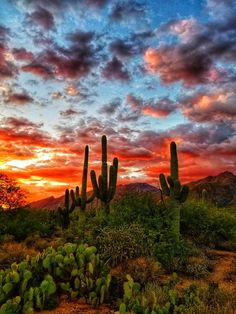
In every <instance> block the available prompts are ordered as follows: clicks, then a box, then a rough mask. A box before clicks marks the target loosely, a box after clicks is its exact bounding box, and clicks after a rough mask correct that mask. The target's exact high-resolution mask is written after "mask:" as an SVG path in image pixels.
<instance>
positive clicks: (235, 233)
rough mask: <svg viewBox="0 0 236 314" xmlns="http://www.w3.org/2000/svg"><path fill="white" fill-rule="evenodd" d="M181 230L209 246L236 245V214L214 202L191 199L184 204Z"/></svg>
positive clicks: (232, 247)
mask: <svg viewBox="0 0 236 314" xmlns="http://www.w3.org/2000/svg"><path fill="white" fill-rule="evenodd" d="M181 232H182V234H185V235H187V236H191V237H192V238H193V239H194V240H195V241H196V242H200V243H203V244H206V245H208V246H213V247H214V246H215V247H222V246H223V244H224V243H227V245H228V248H230V247H231V249H234V248H235V247H236V216H234V215H233V214H231V213H229V212H228V211H227V210H225V209H223V208H221V209H218V208H216V207H215V206H214V205H213V204H210V203H206V202H198V201H196V200H189V201H187V202H186V203H185V204H183V208H182V215H181Z"/></svg>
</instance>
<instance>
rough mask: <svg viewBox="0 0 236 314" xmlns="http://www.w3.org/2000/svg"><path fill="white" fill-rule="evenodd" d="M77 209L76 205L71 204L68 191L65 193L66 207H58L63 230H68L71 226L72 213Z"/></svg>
mask: <svg viewBox="0 0 236 314" xmlns="http://www.w3.org/2000/svg"><path fill="white" fill-rule="evenodd" d="M74 209H75V204H74V203H73V202H72V203H71V204H70V192H69V190H68V189H66V191H65V205H64V207H63V208H62V207H58V213H59V217H60V223H61V226H62V228H63V229H67V228H68V227H69V224H70V213H72V212H73V210H74Z"/></svg>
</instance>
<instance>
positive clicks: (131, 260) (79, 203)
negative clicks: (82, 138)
mask: <svg viewBox="0 0 236 314" xmlns="http://www.w3.org/2000/svg"><path fill="white" fill-rule="evenodd" d="M101 146H102V147H101V174H100V175H97V174H96V173H95V171H93V170H92V171H91V173H90V178H91V183H92V187H93V191H92V193H88V191H87V184H88V162H89V147H88V146H86V147H85V151H84V165H83V175H82V186H81V187H78V186H76V187H75V190H73V189H72V190H70V191H69V190H68V189H67V190H66V191H65V197H64V204H62V205H61V206H60V207H59V208H58V209H57V210H52V209H50V208H48V210H41V211H40V210H39V211H34V210H32V209H30V208H29V207H28V206H24V205H25V204H24V203H15V201H14V203H12V204H13V205H14V206H11V204H9V202H8V203H6V204H7V205H6V204H5V202H4V200H3V201H2V204H1V205H0V206H1V211H0V269H1V270H0V314H17V313H24V314H29V313H34V311H43V310H52V313H60V312H59V311H60V307H61V306H62V304H63V302H64V303H65V298H66V300H67V302H68V307H67V310H65V311H64V313H72V312H69V304H70V303H71V304H74V302H76V304H77V305H78V306H79V305H80V304H84V303H87V304H90V305H91V307H90V312H91V311H92V310H94V313H95V312H99V311H101V312H103V311H104V313H105V312H107V311H109V312H110V313H112V312H115V311H119V313H121V314H123V313H147V314H148V313H150V314H155V313H158V314H164V313H216V314H217V313H219V314H220V313H234V312H235V311H236V301H235V292H236V284H235V273H236V268H235V260H236V253H235V251H236V208H235V206H234V205H231V206H230V208H227V207H225V208H218V207H217V206H216V204H214V203H213V202H211V201H210V199H209V196H208V194H207V190H202V193H201V195H200V197H197V198H196V197H195V198H194V197H193V196H192V195H191V193H189V187H188V186H187V185H182V184H181V181H180V178H179V165H178V155H177V147H176V143H174V142H172V143H170V176H166V175H164V174H160V176H159V179H160V184H161V192H160V193H159V194H158V193H152V192H127V193H126V194H125V195H122V197H118V198H115V194H116V190H117V177H118V159H117V158H114V159H113V161H112V163H111V165H110V167H108V162H107V160H108V158H107V138H106V136H105V135H104V136H103V137H102V139H101ZM1 178H2V179H4V182H8V181H7V180H8V179H7V177H6V176H2V177H1ZM1 182H2V181H1ZM10 182H11V188H8V190H7V188H6V185H5V186H4V185H2V186H1V193H2V195H4V197H5V199H7V200H9V199H10V196H11V195H12V194H11V193H12V192H14V193H15V191H16V192H18V193H20V192H19V191H20V190H19V188H18V187H17V190H16V189H14V188H13V187H14V182H12V181H10ZM12 186H13V187H12ZM8 194H9V195H8ZM10 194H11V195H10ZM20 195H21V196H20ZM23 195H24V194H19V196H20V198H19V201H23ZM2 199H3V198H2ZM14 200H15V197H14ZM96 200H99V202H97V201H96ZM88 204H89V205H88ZM216 273H217V275H216ZM103 304H106V305H107V307H106V309H105V310H104V308H102V307H101V305H103ZM53 309H55V310H53ZM74 313H77V312H74Z"/></svg>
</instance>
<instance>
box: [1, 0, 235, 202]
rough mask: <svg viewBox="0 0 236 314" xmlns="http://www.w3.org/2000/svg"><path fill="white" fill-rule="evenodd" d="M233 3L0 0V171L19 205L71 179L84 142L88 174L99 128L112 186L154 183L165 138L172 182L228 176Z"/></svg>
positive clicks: (162, 166) (96, 161) (164, 158)
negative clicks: (175, 171)
mask: <svg viewBox="0 0 236 314" xmlns="http://www.w3.org/2000/svg"><path fill="white" fill-rule="evenodd" d="M235 10H236V5H235V1H231V0H229V1H220V0H201V1H191V0H186V1H177V0H173V1H171V5H170V3H169V1H161V0H157V1H152V0H148V1H139V0H132V1H122V0H114V1H106V0H100V1H98V0H68V1H60V0H59V1H53V0H49V1H44V0H38V1H33V0H30V1H26V0H12V1H8V0H3V1H1V3H0V106H1V111H0V119H1V126H0V144H1V150H0V172H3V173H5V174H7V175H9V177H11V178H13V179H15V180H17V182H18V183H19V184H20V186H21V187H22V188H23V189H25V190H26V191H27V193H28V201H32V200H36V199H40V198H44V197H48V196H51V195H53V196H60V195H61V194H63V192H64V190H65V188H67V187H69V188H70V187H75V186H76V185H78V184H80V183H81V173H82V167H83V154H84V146H85V145H86V144H88V145H89V148H90V155H89V171H90V170H91V169H95V170H99V169H100V154H101V151H100V149H101V147H100V138H101V136H102V135H103V134H106V135H107V138H108V154H109V161H111V160H112V158H113V157H114V156H117V157H118V158H119V161H120V169H119V180H118V184H124V183H130V182H147V183H151V184H154V185H155V186H157V185H158V175H159V173H160V172H162V171H164V172H166V171H168V166H169V161H168V159H169V143H170V141H172V140H175V141H176V143H177V144H178V151H179V158H180V160H181V163H180V164H181V168H180V175H181V177H182V181H183V182H188V181H192V180H196V179H199V178H202V177H204V176H208V175H217V174H218V173H220V172H222V171H226V170H227V171H232V172H234V173H235V172H236V94H235V90H236V83H235V82H236V80H235V78H236V58H235V51H236V41H235V38H236V28H235V25H236V19H235V16H236V15H235V12H236V11H235ZM45 12H46V13H47V14H45ZM232 39H234V41H233V40H232ZM88 181H89V182H88V189H90V188H91V183H90V179H89V180H88Z"/></svg>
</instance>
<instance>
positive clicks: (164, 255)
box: [155, 240, 192, 272]
mask: <svg viewBox="0 0 236 314" xmlns="http://www.w3.org/2000/svg"><path fill="white" fill-rule="evenodd" d="M191 254H192V246H191V245H190V244H188V243H186V242H184V241H183V240H182V241H180V242H178V243H175V242H159V243H157V244H156V245H155V256H156V258H157V260H158V261H159V262H160V263H161V264H162V265H163V266H164V268H165V269H166V270H168V271H169V272H173V271H181V270H182V269H183V265H185V264H186V262H187V260H188V258H189V256H190V255H191Z"/></svg>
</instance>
